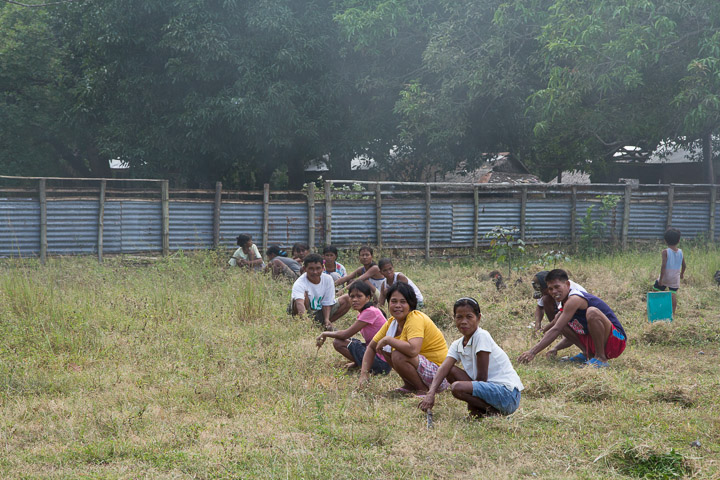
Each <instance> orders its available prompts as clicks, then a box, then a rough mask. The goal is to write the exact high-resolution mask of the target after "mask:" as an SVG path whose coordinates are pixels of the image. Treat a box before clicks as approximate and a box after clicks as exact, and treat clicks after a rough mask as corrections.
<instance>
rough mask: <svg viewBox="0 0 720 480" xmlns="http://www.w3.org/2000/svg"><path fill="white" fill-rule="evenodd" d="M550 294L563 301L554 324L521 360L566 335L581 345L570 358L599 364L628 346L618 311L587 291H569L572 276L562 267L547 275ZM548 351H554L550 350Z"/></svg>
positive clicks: (534, 354) (528, 358)
mask: <svg viewBox="0 0 720 480" xmlns="http://www.w3.org/2000/svg"><path fill="white" fill-rule="evenodd" d="M545 281H546V283H547V286H548V291H549V292H550V295H552V297H553V298H554V299H555V301H556V302H558V303H559V304H560V306H559V312H560V313H559V315H558V316H557V317H555V323H554V325H553V326H552V327H551V328H550V329H549V330H548V331H547V332H545V335H543V337H542V339H540V341H539V342H538V343H537V344H536V345H535V346H534V347H532V348H531V349H530V350H528V351H527V352H525V353H523V354H522V355H520V357H519V358H518V360H519V361H520V362H521V363H529V362H531V361H532V360H533V358H535V356H536V355H537V354H538V353H540V352H541V351H543V350H544V349H545V348H546V347H548V346H549V345H550V344H551V343H552V342H553V341H554V340H555V339H556V338H557V337H558V336H559V335H561V334H562V335H563V336H564V337H565V338H566V339H567V340H568V341H570V342H572V344H573V345H576V346H577V347H578V348H579V349H580V353H579V354H577V355H575V356H574V357H572V358H570V361H572V362H582V363H585V364H587V365H590V366H594V367H597V368H600V367H607V366H608V360H609V359H612V358H616V357H618V356H620V354H621V353H622V352H623V350H625V344H626V335H625V330H624V329H623V326H622V324H621V323H620V321H619V320H618V318H617V316H616V315H615V312H613V311H612V309H611V308H610V307H609V306H608V305H607V304H606V303H605V302H603V301H602V300H601V299H599V298H598V297H596V296H595V295H591V294H589V293H587V292H574V293H571V291H570V279H569V278H568V274H567V272H565V270H561V269H555V270H551V271H550V272H549V273H548V274H547V276H546V277H545ZM548 354H549V355H553V354H554V352H553V351H552V350H551V351H550V352H548Z"/></svg>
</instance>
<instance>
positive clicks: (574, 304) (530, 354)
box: [518, 295, 587, 363]
mask: <svg viewBox="0 0 720 480" xmlns="http://www.w3.org/2000/svg"><path fill="white" fill-rule="evenodd" d="M579 308H587V300H585V299H584V298H581V297H579V296H577V295H572V296H571V297H569V298H568V299H567V301H566V302H565V305H564V307H563V311H562V312H561V313H560V315H557V316H556V317H555V322H554V323H555V324H554V325H553V326H552V328H550V330H548V331H547V332H546V333H545V335H543V337H542V338H541V339H540V341H539V342H538V343H537V344H536V345H535V346H534V347H532V348H531V349H530V350H528V351H527V352H525V353H523V354H522V355H520V357H518V361H519V362H520V363H530V362H531V361H532V359H533V358H535V355H537V354H538V353H540V352H542V351H543V350H544V349H545V348H546V347H547V346H548V345H550V344H551V343H552V342H554V341H555V339H556V338H557V337H558V336H559V335H560V333H562V331H563V329H564V328H565V326H566V325H567V324H568V322H569V321H570V319H572V318H573V316H574V315H575V312H576V311H577V310H578V309H579Z"/></svg>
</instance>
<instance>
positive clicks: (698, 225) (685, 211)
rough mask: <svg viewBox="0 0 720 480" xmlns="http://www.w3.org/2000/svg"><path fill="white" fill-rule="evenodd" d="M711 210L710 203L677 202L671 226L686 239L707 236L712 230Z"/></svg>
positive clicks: (674, 206)
mask: <svg viewBox="0 0 720 480" xmlns="http://www.w3.org/2000/svg"><path fill="white" fill-rule="evenodd" d="M709 208H710V207H709V205H708V202H675V204H674V205H673V216H672V223H671V225H672V226H673V227H675V228H677V229H678V230H680V232H682V235H683V237H685V238H693V237H697V236H702V235H707V233H708V230H709V229H710V215H709V212H710V210H709Z"/></svg>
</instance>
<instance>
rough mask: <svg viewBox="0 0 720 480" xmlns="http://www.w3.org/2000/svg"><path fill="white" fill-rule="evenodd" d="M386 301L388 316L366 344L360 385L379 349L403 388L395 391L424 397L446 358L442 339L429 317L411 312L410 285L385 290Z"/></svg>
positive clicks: (413, 304)
mask: <svg viewBox="0 0 720 480" xmlns="http://www.w3.org/2000/svg"><path fill="white" fill-rule="evenodd" d="M387 298H388V299H389V300H388V306H389V309H390V314H391V315H392V317H390V318H389V319H388V321H387V322H385V325H383V326H382V328H381V329H380V330H379V331H378V332H377V334H375V336H374V337H373V339H372V341H370V343H368V345H367V349H366V350H365V355H364V357H363V362H362V366H361V367H360V385H363V384H364V383H365V382H366V381H367V380H368V378H369V375H370V367H372V362H373V358H375V354H376V352H377V351H378V350H383V355H384V356H385V359H386V360H387V361H388V363H389V364H390V366H391V367H392V369H393V370H395V371H396V372H397V374H398V375H400V378H402V379H403V386H402V387H400V388H398V389H396V390H395V391H396V392H398V393H415V394H418V395H422V394H425V393H427V391H428V387H429V386H430V384H432V381H433V378H435V374H436V373H437V371H438V368H439V365H440V364H441V363H442V362H443V360H445V357H446V356H447V352H448V348H447V343H446V342H445V337H443V334H442V332H441V331H440V329H439V328H438V327H437V326H436V325H435V323H434V322H433V321H432V320H431V319H430V317H428V316H427V315H425V314H424V313H422V312H420V311H418V310H415V308H416V307H417V297H416V296H415V291H414V290H413V288H412V287H411V286H410V285H408V284H407V283H402V282H397V283H396V284H394V285H392V286H391V287H390V288H389V289H388V291H387ZM447 387H448V383H447V381H443V384H442V385H441V386H440V390H444V389H445V388H447Z"/></svg>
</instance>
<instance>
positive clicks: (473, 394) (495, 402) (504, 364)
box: [420, 297, 525, 417]
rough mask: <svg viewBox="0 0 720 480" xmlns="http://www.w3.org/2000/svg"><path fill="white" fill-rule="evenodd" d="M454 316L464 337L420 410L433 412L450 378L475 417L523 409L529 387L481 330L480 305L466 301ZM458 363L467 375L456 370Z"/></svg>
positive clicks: (455, 308)
mask: <svg viewBox="0 0 720 480" xmlns="http://www.w3.org/2000/svg"><path fill="white" fill-rule="evenodd" d="M453 314H454V316H455V326H457V329H458V330H459V331H460V333H462V334H463V336H462V338H459V339H457V340H455V341H454V342H453V343H452V345H450V348H449V349H448V354H447V358H446V359H445V361H444V362H443V363H442V365H440V369H439V370H438V372H437V374H435V378H434V379H433V382H432V385H430V389H429V390H428V393H427V394H426V395H425V397H424V398H423V401H422V402H421V403H420V408H421V409H422V410H423V411H428V410H430V409H432V407H433V405H434V404H435V392H436V391H437V389H438V387H439V386H440V384H441V383H442V381H443V379H445V377H447V378H448V380H449V381H450V382H451V383H452V385H451V387H450V390H451V392H452V394H453V396H454V397H455V398H457V399H458V400H462V401H463V402H466V403H467V404H468V411H469V412H470V415H471V416H473V417H484V416H486V415H497V414H502V415H509V414H511V413H513V412H514V411H515V410H517V408H518V406H519V405H520V392H521V391H522V390H523V388H525V387H523V384H522V382H521V381H520V377H519V376H518V374H517V373H516V372H515V369H514V368H513V366H512V363H510V359H509V358H508V356H507V354H506V353H505V352H504V351H503V349H502V348H500V347H499V346H498V345H497V343H495V341H494V340H493V339H492V337H491V336H490V334H489V333H488V332H487V331H486V330H483V329H482V328H479V326H478V324H479V323H480V318H481V316H482V315H481V314H480V304H478V302H477V300H475V299H474V298H470V297H463V298H461V299H459V300H458V301H456V302H455V305H454V306H453ZM458 361H460V362H461V363H462V365H463V368H464V369H465V370H464V371H463V370H460V369H459V368H457V367H456V366H455V364H456V363H457V362H458Z"/></svg>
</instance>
